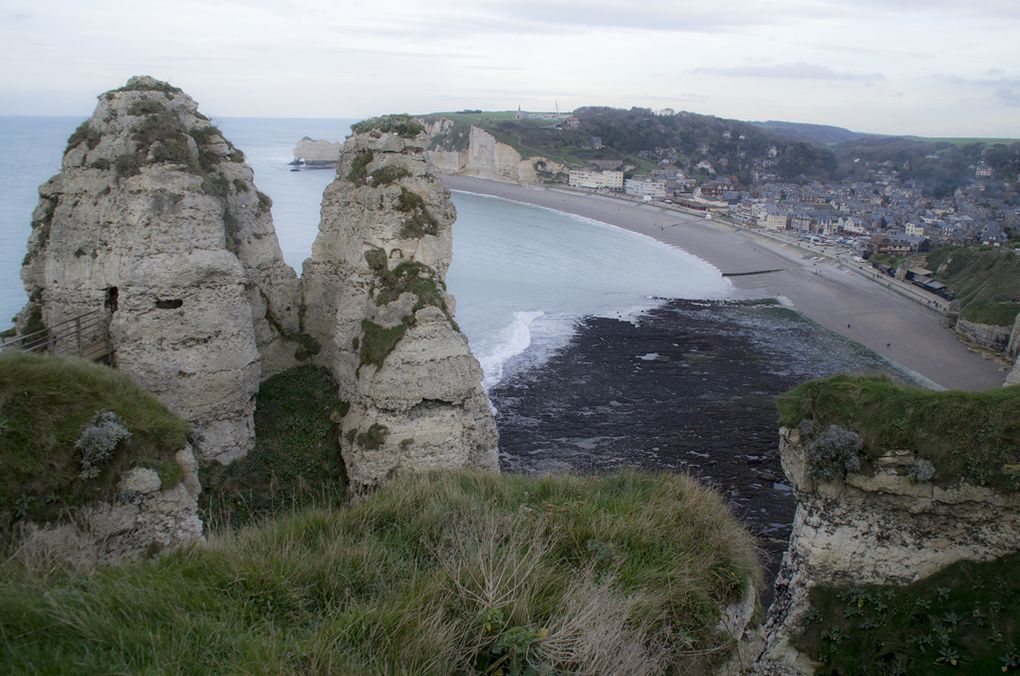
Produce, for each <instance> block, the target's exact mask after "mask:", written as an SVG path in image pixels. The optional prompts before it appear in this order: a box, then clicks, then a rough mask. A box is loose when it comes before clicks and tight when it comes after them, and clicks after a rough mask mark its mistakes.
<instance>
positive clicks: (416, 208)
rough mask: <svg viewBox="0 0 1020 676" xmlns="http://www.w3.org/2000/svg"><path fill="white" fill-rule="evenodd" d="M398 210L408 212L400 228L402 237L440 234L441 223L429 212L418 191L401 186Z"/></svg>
mask: <svg viewBox="0 0 1020 676" xmlns="http://www.w3.org/2000/svg"><path fill="white" fill-rule="evenodd" d="M397 211H399V212H401V213H403V214H406V216H405V219H404V224H403V227H401V229H400V236H401V237H402V238H405V239H406V238H410V237H424V236H425V235H437V234H439V223H437V222H436V219H435V217H434V216H433V215H432V214H431V213H430V212H429V210H428V207H427V206H426V204H425V200H424V198H422V196H421V195H419V194H418V193H416V192H413V191H411V190H408V189H407V188H405V187H404V186H400V197H398V198H397Z"/></svg>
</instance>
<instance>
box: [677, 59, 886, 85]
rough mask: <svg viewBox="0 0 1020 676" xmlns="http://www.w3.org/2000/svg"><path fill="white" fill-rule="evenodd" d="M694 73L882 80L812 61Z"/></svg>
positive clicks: (810, 78) (809, 78)
mask: <svg viewBox="0 0 1020 676" xmlns="http://www.w3.org/2000/svg"><path fill="white" fill-rule="evenodd" d="M691 72H692V73H694V74H696V75H721V76H723V77H761V78H783V79H798V80H832V81H844V82H864V83H872V82H875V81H877V80H884V79H885V76H884V75H882V74H881V73H850V72H847V71H838V70H833V69H831V68H829V67H827V66H820V65H817V64H813V63H789V64H777V65H775V66H735V67H732V68H718V67H703V68H695V69H694V70H693V71H691Z"/></svg>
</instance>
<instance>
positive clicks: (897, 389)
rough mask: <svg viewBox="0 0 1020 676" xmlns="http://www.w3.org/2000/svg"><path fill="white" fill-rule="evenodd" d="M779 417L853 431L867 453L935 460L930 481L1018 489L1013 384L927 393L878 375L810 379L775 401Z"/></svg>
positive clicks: (1019, 438)
mask: <svg viewBox="0 0 1020 676" xmlns="http://www.w3.org/2000/svg"><path fill="white" fill-rule="evenodd" d="M777 403H778V407H779V413H780V424H781V425H783V426H786V427H796V426H797V424H798V423H800V421H801V420H804V419H809V420H812V421H813V422H814V423H815V428H816V429H822V428H824V427H826V426H828V425H830V424H835V425H839V426H840V427H843V428H846V429H850V430H854V431H855V432H857V433H858V434H860V435H861V438H862V440H863V441H864V453H865V455H867V456H868V457H871V458H874V457H877V456H880V455H884V454H887V453H889V452H890V451H893V450H897V449H909V450H911V451H913V452H914V453H915V454H916V455H917V456H919V457H921V458H926V459H927V460H929V461H930V462H931V463H932V464H933V465H934V466H935V476H934V478H933V481H934V483H936V484H939V485H944V486H951V485H956V484H958V483H959V482H960V480H965V481H968V482H970V483H974V484H978V485H982V486H991V487H993V488H995V489H997V490H1000V491H1006V492H1017V491H1020V387H1009V388H1002V389H997V390H989V391H987V392H976V393H975V392H932V391H930V390H922V389H916V388H910V387H902V386H899V385H896V384H895V383H893V382H892V381H891V380H889V379H888V378H887V377H885V376H847V375H837V376H832V377H829V378H822V379H819V380H811V381H809V382H807V383H804V384H802V385H799V386H797V387H795V388H794V389H792V390H790V391H789V392H786V393H785V394H783V395H782V396H781V397H780V398H779V400H778V402H777Z"/></svg>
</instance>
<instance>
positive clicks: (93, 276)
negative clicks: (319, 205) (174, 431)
mask: <svg viewBox="0 0 1020 676" xmlns="http://www.w3.org/2000/svg"><path fill="white" fill-rule="evenodd" d="M39 194H40V200H39V206H38V207H37V208H36V210H35V213H34V214H33V222H32V225H33V229H32V234H31V236H30V240H29V248H28V255H27V256H26V258H25V262H24V265H23V268H22V279H23V281H24V283H25V287H26V290H27V291H28V293H29V296H30V301H29V304H28V305H27V306H26V307H25V308H24V310H22V312H21V313H20V314H19V317H18V320H17V327H18V330H19V333H21V334H25V333H28V332H31V331H33V330H38V329H43V328H47V327H51V328H52V327H57V326H59V325H61V324H63V323H65V322H68V321H69V320H73V319H74V318H75V317H78V316H80V315H82V314H85V313H89V312H95V314H96V315H100V316H102V317H103V319H102V322H103V323H104V324H105V325H106V326H105V328H106V329H108V331H109V336H110V346H111V347H112V353H111V355H110V359H111V360H112V361H113V362H114V363H115V364H116V366H117V367H118V368H120V369H121V370H123V371H125V372H127V373H128V374H129V375H131V376H132V377H133V378H134V380H135V381H136V382H138V383H139V384H140V385H142V386H143V387H144V388H146V389H147V390H149V391H151V392H153V393H154V394H156V396H158V397H159V398H160V399H161V400H162V401H163V402H164V403H165V404H166V405H167V406H168V407H169V408H170V409H171V410H172V411H174V412H175V413H177V414H178V415H180V416H181V417H183V418H184V419H185V420H187V421H189V422H190V423H192V425H193V427H194V439H195V445H196V450H197V451H198V452H199V454H200V455H201V456H202V457H204V458H206V459H213V460H217V461H221V462H229V461H230V460H233V459H236V458H238V457H241V456H243V455H244V454H245V453H246V452H247V451H248V449H249V448H250V446H251V444H252V442H253V439H254V429H253V423H252V413H253V408H254V396H255V393H256V391H257V389H258V384H259V381H260V378H263V377H266V376H268V375H271V374H273V373H275V372H278V371H280V370H282V369H284V368H287V367H288V366H289V365H291V364H292V363H293V362H294V352H295V345H294V344H293V343H292V339H296V338H297V337H298V334H299V326H298V319H299V301H300V296H299V289H298V282H297V278H296V276H295V274H294V271H293V270H291V269H290V268H289V267H288V266H287V265H286V264H285V263H284V261H283V257H282V254H281V252H280V247H279V244H278V242H277V238H276V232H275V230H274V229H273V223H272V216H271V214H270V209H269V207H270V205H271V202H270V200H269V198H268V197H267V196H265V195H263V194H262V193H260V192H258V190H256V188H255V186H254V183H253V174H252V170H251V169H250V168H249V167H248V166H247V165H246V164H245V162H244V155H243V153H241V152H240V151H239V150H237V149H236V148H234V146H233V145H231V144H230V142H229V141H227V140H226V139H225V138H224V137H223V135H222V134H221V132H220V131H219V130H218V129H217V128H216V127H215V126H213V125H212V124H211V123H210V121H209V119H208V118H207V117H205V116H204V115H202V114H201V113H200V112H198V106H197V104H196V103H195V101H194V100H192V99H191V98H190V97H188V96H187V95H186V94H184V93H183V92H181V90H179V89H177V88H175V87H172V86H170V85H168V84H166V83H164V82H160V81H158V80H155V79H153V78H150V77H135V78H131V80H129V81H128V83H127V85H126V86H124V87H122V88H120V89H115V90H113V91H109V92H106V93H105V94H103V95H101V96H100V97H99V104H98V105H97V106H96V109H95V112H94V113H93V114H92V116H91V117H90V118H89V119H88V120H87V121H86V122H85V123H83V124H82V125H81V126H80V127H79V128H78V130H77V131H75V132H74V134H73V135H72V136H71V138H70V139H69V140H68V145H67V150H66V152H65V154H64V158H63V163H62V166H61V170H60V173H59V174H57V175H56V176H54V177H53V178H52V179H50V180H49V181H48V182H46V183H45V184H43V185H42V186H41V187H40V189H39ZM51 333H53V332H52V331H51Z"/></svg>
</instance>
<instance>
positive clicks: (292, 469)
mask: <svg viewBox="0 0 1020 676" xmlns="http://www.w3.org/2000/svg"><path fill="white" fill-rule="evenodd" d="M347 408H348V406H347V404H346V403H345V402H343V401H340V399H339V397H338V396H337V385H336V382H334V380H333V378H332V377H331V376H330V374H329V372H328V371H327V370H326V369H324V368H321V367H315V366H307V365H306V366H298V367H295V368H292V369H290V370H288V371H284V372H283V373H280V374H278V375H275V376H273V377H272V378H270V379H268V380H266V381H265V382H264V383H262V385H261V386H260V387H259V394H258V398H257V399H256V406H255V448H254V449H252V451H251V452H250V453H248V455H246V456H245V457H244V458H242V459H241V460H238V461H236V462H233V463H231V464H230V465H227V466H223V465H220V464H218V463H210V464H208V465H203V466H202V468H201V470H200V472H199V478H200V480H201V483H202V494H201V495H200V496H199V507H200V509H201V510H202V516H203V521H205V523H206V524H207V525H210V526H212V527H214V528H219V527H223V526H229V527H234V528H236V527H238V526H240V525H243V524H247V523H250V522H251V521H253V520H255V519H261V518H265V517H267V516H273V515H276V514H279V513H281V512H283V511H286V510H294V509H300V508H303V507H307V506H309V505H311V504H321V503H322V502H323V501H325V502H326V503H327V504H334V503H337V501H342V499H343V495H344V491H345V490H346V487H347V477H346V474H345V472H344V466H343V461H342V460H341V459H340V427H339V420H340V419H341V417H342V416H343V415H345V414H346V413H347Z"/></svg>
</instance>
